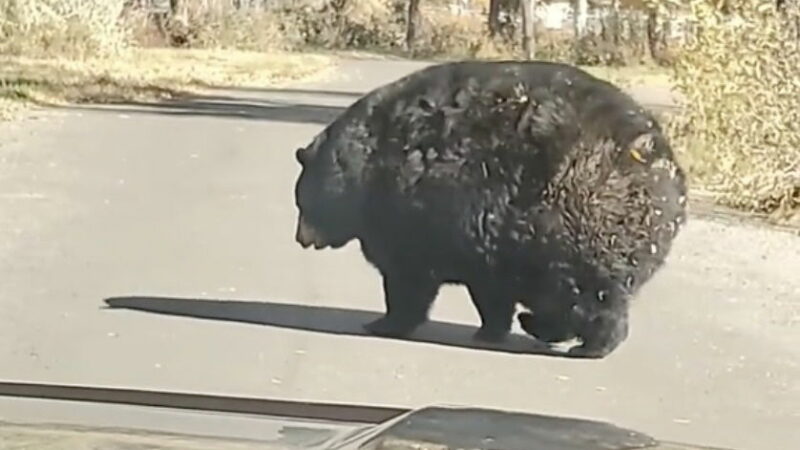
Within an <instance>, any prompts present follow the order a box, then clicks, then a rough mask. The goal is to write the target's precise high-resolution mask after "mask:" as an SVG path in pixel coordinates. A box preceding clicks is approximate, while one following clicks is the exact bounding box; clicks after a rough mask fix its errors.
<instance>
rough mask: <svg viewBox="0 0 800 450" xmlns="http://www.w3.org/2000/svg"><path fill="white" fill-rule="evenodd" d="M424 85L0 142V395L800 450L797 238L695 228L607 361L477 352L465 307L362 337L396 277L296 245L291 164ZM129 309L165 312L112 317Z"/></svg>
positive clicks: (34, 122)
mask: <svg viewBox="0 0 800 450" xmlns="http://www.w3.org/2000/svg"><path fill="white" fill-rule="evenodd" d="M417 67H419V66H418V65H417V64H415V63H408V62H399V61H395V62H387V61H369V60H368V61H351V62H347V63H344V64H343V65H342V66H341V67H340V68H339V69H338V70H337V71H336V72H335V74H334V75H333V77H332V78H330V79H326V80H325V81H318V82H314V83H306V84H303V85H296V86H293V87H292V88H287V89H282V90H249V91H225V92H221V93H219V95H217V96H213V97H208V98H203V99H197V100H195V101H191V102H187V101H184V102H181V103H174V104H167V105H156V106H146V105H123V106H104V107H75V108H69V109H61V110H56V111H46V112H43V113H41V114H40V115H38V118H35V119H30V120H26V121H22V122H16V123H6V124H0V211H2V214H0V279H2V283H0V302H1V303H0V378H2V379H6V380H22V381H39V382H56V383H77V384H99V385H103V386H120V387H137V388H149V389H170V390H182V391H191V392H204V393H224V394H234V395H246V396H267V397H276V398H288V399H307V400H315V401H334V402H354V403H368V404H378V405H393V406H409V407H419V406H423V405H427V404H431V403H455V404H461V405H476V406H481V407H491V408H509V409H514V410H521V411H528V412H535V413H540V414H556V415H565V416H571V417H578V418H588V419H595V420H607V421H611V422H613V423H615V424H617V425H619V426H622V427H626V428H632V429H636V430H637V431H641V432H644V433H648V434H652V435H656V436H659V437H660V438H662V439H669V440H675V441H683V442H691V443H695V444H703V445H716V446H724V447H731V448H734V449H771V450H779V449H787V450H789V449H793V448H800V277H798V275H797V273H798V267H800V238H798V237H797V236H796V235H792V234H789V233H783V232H778V231H774V230H769V229H766V228H758V227H755V226H750V225H745V224H735V223H733V224H732V223H729V222H719V221H710V220H706V219H700V218H697V217H694V218H692V220H690V221H689V224H688V226H687V227H686V228H685V229H684V230H683V231H682V233H681V235H680V236H679V238H678V240H677V242H676V243H675V247H674V250H673V253H672V255H671V256H670V259H669V261H668V265H667V266H666V267H665V268H664V270H663V271H661V272H660V273H659V274H658V275H657V276H656V277H655V279H653V281H652V282H651V283H650V284H649V285H647V286H646V287H645V288H644V290H643V292H642V293H641V295H640V297H639V300H638V301H637V303H636V304H635V306H634V308H633V310H632V323H631V326H632V330H631V336H630V338H629V339H628V341H627V342H625V343H624V344H622V346H621V347H620V348H619V349H618V350H617V351H616V352H615V353H613V354H612V355H610V356H609V357H608V358H606V359H604V360H591V361H587V360H570V359H564V358H552V357H546V356H541V355H535V354H525V353H524V351H525V349H526V346H525V341H524V340H523V339H522V338H521V337H520V338H519V339H513V340H512V341H511V342H510V343H509V344H508V345H506V346H505V347H503V348H501V349H478V348H474V347H473V343H472V342H471V340H470V335H471V333H472V332H473V330H474V326H475V325H476V324H477V323H478V318H477V314H476V313H475V311H474V309H473V307H472V306H471V304H470V302H469V300H468V297H467V295H466V292H465V290H464V289H463V288H456V287H448V288H445V289H443V290H442V292H441V294H440V297H439V299H438V301H437V303H436V305H435V307H434V311H433V318H434V320H435V322H433V323H431V324H428V325H426V326H425V327H424V328H423V329H421V330H419V332H418V333H417V334H416V335H415V336H414V337H413V338H412V339H410V340H408V341H401V340H389V339H380V338H374V337H367V336H364V335H363V334H362V333H361V324H362V323H364V322H366V321H368V320H372V319H373V318H375V317H376V314H378V313H379V312H380V311H381V310H382V307H383V302H382V294H381V288H380V278H379V277H378V274H377V272H376V271H375V270H374V269H372V268H371V267H369V266H368V265H367V263H366V262H365V261H364V260H363V258H362V257H361V255H360V252H359V250H358V248H357V245H356V244H350V245H348V246H347V247H345V248H344V249H340V250H337V251H330V250H327V251H321V252H319V251H313V250H303V249H301V248H300V247H299V245H297V244H296V243H295V242H294V241H293V233H294V226H295V222H294V220H295V209H294V203H293V185H294V180H295V177H296V176H297V174H298V170H299V167H298V166H297V164H296V162H295V159H294V153H293V152H294V149H295V148H297V147H298V146H300V145H304V144H305V143H306V142H308V140H310V139H311V138H312V136H313V135H314V134H315V133H317V132H318V131H319V130H320V129H321V128H322V127H323V126H324V124H325V123H327V122H329V121H330V120H332V119H333V118H334V117H335V116H336V114H337V113H338V112H340V111H341V108H343V107H345V106H347V105H348V104H349V103H351V102H352V101H354V100H355V99H356V98H357V96H358V95H360V94H362V93H364V92H366V90H368V89H370V88H372V87H374V86H377V85H378V84H381V83H383V82H386V81H389V80H392V79H394V78H397V77H399V76H401V75H402V74H404V73H407V72H408V71H410V70H413V69H415V68H417ZM636 94H637V95H638V96H640V98H642V99H643V101H651V100H653V99H651V98H648V95H655V94H654V93H653V92H652V91H650V90H648V89H644V88H639V89H637V90H636ZM658 95H661V94H658ZM112 297H117V298H119V297H123V298H124V299H122V300H117V302H120V303H122V304H125V305H128V306H132V307H136V308H140V309H144V310H150V312H148V311H131V310H126V309H113V310H111V309H106V308H105V300H106V299H108V298H112ZM152 311H162V312H169V313H171V314H169V315H164V314H155V313H153V312H152ZM12 413H13V411H8V410H0V416H4V415H9V414H12Z"/></svg>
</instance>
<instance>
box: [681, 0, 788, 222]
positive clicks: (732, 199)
mask: <svg viewBox="0 0 800 450" xmlns="http://www.w3.org/2000/svg"><path fill="white" fill-rule="evenodd" d="M690 4H691V8H692V16H693V17H694V18H695V21H696V23H695V30H696V31H695V33H694V35H693V38H692V39H691V40H690V41H689V43H688V44H687V46H686V48H685V49H684V50H683V51H682V52H680V53H679V54H678V55H677V60H676V65H675V71H674V72H675V73H674V78H675V81H676V85H677V88H678V89H679V92H680V93H681V94H682V95H683V97H684V98H685V105H684V106H685V109H686V112H685V113H684V114H681V115H680V116H677V117H674V118H673V120H672V121H671V124H670V129H671V132H672V134H673V139H674V140H675V142H676V144H677V145H678V146H679V148H681V149H682V150H683V152H684V154H685V157H686V160H687V164H688V165H689V169H690V170H691V171H692V172H693V174H694V176H695V177H696V180H697V181H699V182H701V183H702V184H703V185H704V186H707V187H709V188H710V189H711V190H712V191H713V192H715V193H716V194H717V198H718V199H719V200H720V201H721V202H723V203H724V204H726V205H729V206H734V207H738V208H743V209H747V210H751V211H758V212H766V213H778V212H784V211H787V210H792V209H794V208H797V207H798V206H800V125H798V124H800V108H798V98H800V29H798V23H799V22H800V20H798V18H799V16H798V11H797V9H796V7H795V9H793V10H790V11H785V12H783V13H782V12H778V11H776V9H775V2H774V0H769V1H767V0H731V1H729V2H728V5H729V7H730V9H729V10H728V11H726V12H723V11H720V10H718V9H715V8H714V7H713V6H712V5H711V4H710V3H708V2H706V1H705V0H691V2H690Z"/></svg>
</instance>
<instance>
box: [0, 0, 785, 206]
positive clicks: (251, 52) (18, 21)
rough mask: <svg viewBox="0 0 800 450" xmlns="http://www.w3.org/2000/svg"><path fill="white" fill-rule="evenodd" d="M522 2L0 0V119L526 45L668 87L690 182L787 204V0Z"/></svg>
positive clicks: (736, 198) (730, 197) (506, 51)
mask: <svg viewBox="0 0 800 450" xmlns="http://www.w3.org/2000/svg"><path fill="white" fill-rule="evenodd" d="M531 1H532V0H471V1H466V2H460V1H455V0H453V1H450V0H270V1H265V0H204V1H202V2H201V1H188V0H0V117H2V116H3V115H5V116H6V117H8V116H9V115H11V114H12V113H14V112H15V111H19V110H20V108H22V107H24V106H25V105H27V104H54V103H62V102H109V101H125V100H141V99H158V98H164V97H170V96H175V95H181V94H184V93H190V92H196V91H198V90H201V89H204V88H208V87H219V86H226V87H227V86H230V87H235V86H253V87H255V86H266V85H275V84H277V83H281V82H285V81H289V80H296V79H301V78H307V77H313V76H324V74H326V73H327V72H326V71H327V70H329V69H331V68H332V67H334V66H335V61H336V58H337V55H340V54H341V53H342V52H351V53H352V52H361V53H362V54H363V53H368V54H370V55H385V56H386V55H394V56H402V57H413V58H425V59H438V60H447V59H464V58H478V59H509V58H514V59H518V58H523V57H527V56H528V55H530V56H532V57H534V58H536V59H543V60H552V61H562V62H568V63H573V64H577V65H581V66H583V67H585V68H587V69H588V70H589V71H590V72H593V73H595V74H596V75H598V76H600V77H602V78H606V79H609V80H610V81H612V82H614V83H617V84H620V85H623V86H632V85H644V86H652V85H657V86H660V87H662V88H663V87H672V88H674V89H675V90H676V91H677V92H678V93H679V94H680V96H681V97H682V99H683V102H682V103H683V104H682V105H681V107H682V108H681V110H680V112H679V113H677V114H672V115H669V116H666V117H664V120H665V122H667V123H668V130H669V133H670V134H671V137H672V139H673V142H674V144H675V146H676V149H677V150H678V151H679V155H680V158H681V159H682V160H683V163H684V165H685V166H686V167H687V168H688V170H689V172H690V175H691V178H690V179H691V183H692V186H693V188H695V189H696V190H703V191H706V192H709V193H711V194H712V195H713V198H714V199H715V200H716V201H717V202H719V203H721V204H724V205H727V206H731V207H735V208H738V209H740V210H743V211H747V212H757V213H763V214H768V215H771V216H772V217H774V218H776V219H786V218H788V217H791V216H792V215H793V214H796V212H797V211H798V210H799V209H800V127H798V126H797V124H798V123H800V116H799V115H798V114H800V108H798V107H797V102H798V98H800V84H798V83H800V81H798V80H800V73H799V72H800V47H799V46H800V15H799V14H798V9H797V6H796V5H797V4H798V3H797V2H792V1H781V0H726V1H723V2H720V1H713V0H662V1H657V0H608V1H605V2H599V3H602V4H603V5H605V6H603V7H602V8H595V9H593V10H592V9H591V8H589V6H590V5H589V3H588V2H587V0H572V1H571V3H572V4H573V6H574V7H575V8H574V9H575V10H576V11H578V12H579V14H573V15H571V16H570V17H569V18H568V19H567V20H568V21H570V22H571V23H568V24H567V27H561V28H559V27H553V26H551V25H548V24H547V23H546V22H547V21H546V20H544V19H542V16H539V17H540V19H539V20H537V21H533V22H531V21H529V20H528V19H527V17H528V15H526V14H523V13H522V11H526V10H525V7H528V6H530V4H531V3H530V2H531ZM535 3H536V5H538V6H537V8H540V9H539V10H538V11H540V12H541V11H543V9H542V8H549V7H550V6H548V5H550V4H551V3H553V2H547V1H544V0H539V1H537V2H535ZM595 3H597V4H599V3H598V2H595ZM159 5H160V6H162V8H161V9H159V8H158V6H159ZM465 5H466V6H465ZM793 5H795V6H793ZM154 6H155V7H154ZM551 6H552V5H551ZM590 10H591V11H590ZM589 12H592V14H589Z"/></svg>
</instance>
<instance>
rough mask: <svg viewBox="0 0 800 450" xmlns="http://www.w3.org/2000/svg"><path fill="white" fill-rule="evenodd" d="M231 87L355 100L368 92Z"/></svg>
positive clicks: (258, 91) (261, 92)
mask: <svg viewBox="0 0 800 450" xmlns="http://www.w3.org/2000/svg"><path fill="white" fill-rule="evenodd" d="M231 89H233V90H236V91H241V92H255V93H259V94H279V95H287V94H288V95H315V96H316V95H323V96H326V97H352V100H353V101H355V100H356V99H358V98H359V97H362V96H364V95H366V94H367V92H368V91H367V90H364V91H336V90H330V89H296V88H265V87H247V86H232V87H231Z"/></svg>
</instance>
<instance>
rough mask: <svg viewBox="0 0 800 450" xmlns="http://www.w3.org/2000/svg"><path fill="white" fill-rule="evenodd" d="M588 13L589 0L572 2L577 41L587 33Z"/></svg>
mask: <svg viewBox="0 0 800 450" xmlns="http://www.w3.org/2000/svg"><path fill="white" fill-rule="evenodd" d="M588 13H589V4H588V2H587V0H574V1H573V2H572V21H573V26H574V31H575V40H576V41H579V40H580V39H581V38H582V37H583V36H584V35H585V34H586V16H587V14H588Z"/></svg>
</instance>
